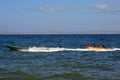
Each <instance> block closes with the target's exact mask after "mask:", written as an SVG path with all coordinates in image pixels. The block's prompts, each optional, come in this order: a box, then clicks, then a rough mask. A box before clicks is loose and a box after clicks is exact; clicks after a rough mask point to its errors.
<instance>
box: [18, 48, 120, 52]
mask: <svg viewBox="0 0 120 80" xmlns="http://www.w3.org/2000/svg"><path fill="white" fill-rule="evenodd" d="M119 50H120V48H108V49H107V50H90V49H86V48H60V47H28V48H25V49H24V48H23V49H20V50H19V51H24V52H59V51H98V52H101V51H119Z"/></svg>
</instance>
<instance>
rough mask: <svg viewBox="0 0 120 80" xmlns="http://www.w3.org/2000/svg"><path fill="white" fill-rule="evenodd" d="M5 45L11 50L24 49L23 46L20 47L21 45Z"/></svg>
mask: <svg viewBox="0 0 120 80" xmlns="http://www.w3.org/2000/svg"><path fill="white" fill-rule="evenodd" d="M6 47H7V48H9V49H10V50H13V51H19V50H22V49H24V48H21V47H16V46H10V45H7V46H6Z"/></svg>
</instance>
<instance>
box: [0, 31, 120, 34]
mask: <svg viewBox="0 0 120 80" xmlns="http://www.w3.org/2000/svg"><path fill="white" fill-rule="evenodd" d="M0 34H120V31H80V32H63V31H47V32H0Z"/></svg>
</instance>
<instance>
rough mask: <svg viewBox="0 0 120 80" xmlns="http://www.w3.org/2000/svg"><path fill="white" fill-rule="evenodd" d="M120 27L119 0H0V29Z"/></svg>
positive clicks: (113, 29)
mask: <svg viewBox="0 0 120 80" xmlns="http://www.w3.org/2000/svg"><path fill="white" fill-rule="evenodd" d="M85 31H120V0H0V32H50V33H51V32H85Z"/></svg>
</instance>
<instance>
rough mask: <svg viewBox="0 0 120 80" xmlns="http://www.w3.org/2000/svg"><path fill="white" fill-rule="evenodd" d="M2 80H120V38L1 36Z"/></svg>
mask: <svg viewBox="0 0 120 80" xmlns="http://www.w3.org/2000/svg"><path fill="white" fill-rule="evenodd" d="M101 44H104V45H105V46H106V47H107V48H108V50H107V51H97V50H96V51H93V50H89V49H86V46H88V45H91V46H99V45H101ZM6 45H11V46H19V47H25V49H22V50H20V51H12V50H9V49H8V48H7V47H6ZM0 80H120V35H119V34H102V35H100V34H94V35H85V34H84V35H70V34H69V35H0Z"/></svg>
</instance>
